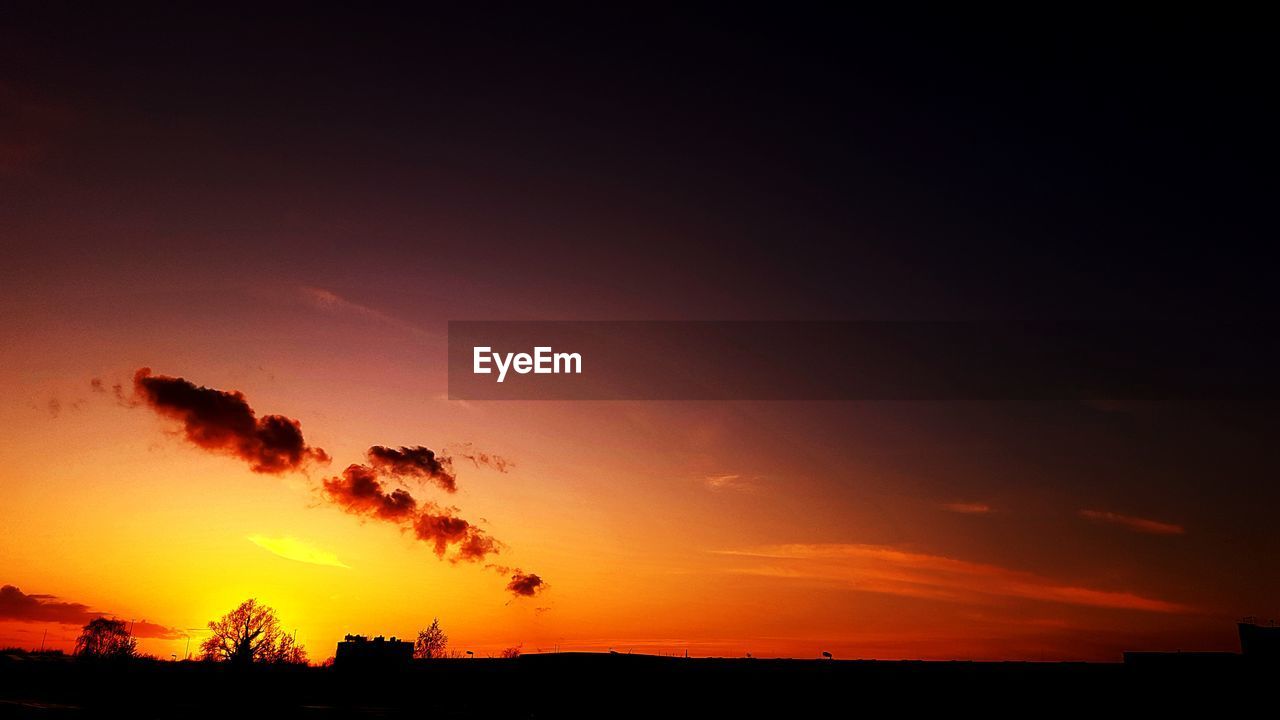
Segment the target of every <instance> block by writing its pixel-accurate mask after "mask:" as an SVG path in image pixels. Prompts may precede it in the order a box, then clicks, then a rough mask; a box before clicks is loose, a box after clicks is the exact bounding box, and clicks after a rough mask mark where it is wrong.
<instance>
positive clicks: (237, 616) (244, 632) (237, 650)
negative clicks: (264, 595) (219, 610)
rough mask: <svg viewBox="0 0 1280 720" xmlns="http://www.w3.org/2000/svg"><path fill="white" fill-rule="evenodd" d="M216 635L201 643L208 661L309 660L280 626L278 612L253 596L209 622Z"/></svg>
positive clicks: (240, 663)
mask: <svg viewBox="0 0 1280 720" xmlns="http://www.w3.org/2000/svg"><path fill="white" fill-rule="evenodd" d="M209 630H210V631H212V635H210V636H209V638H208V639H207V640H205V641H204V642H203V643H201V644H200V649H201V650H202V651H203V652H204V657H205V659H207V660H215V661H222V662H229V663H233V664H237V665H248V664H250V663H296V664H303V663H305V662H306V661H307V652H306V650H305V649H303V648H302V646H300V645H298V644H297V643H296V642H295V641H294V639H293V636H292V635H289V634H288V633H285V632H284V631H282V630H281V629H280V620H279V618H277V617H276V611H275V610H273V609H271V608H269V607H267V606H266V605H263V604H261V603H259V602H258V601H257V600H255V599H253V598H250V599H248V600H245V601H244V602H242V603H240V606H239V607H237V608H236V609H235V610H232V611H231V612H229V613H227V614H226V615H223V616H222V617H221V618H220V619H218V620H216V621H212V622H210V623H209Z"/></svg>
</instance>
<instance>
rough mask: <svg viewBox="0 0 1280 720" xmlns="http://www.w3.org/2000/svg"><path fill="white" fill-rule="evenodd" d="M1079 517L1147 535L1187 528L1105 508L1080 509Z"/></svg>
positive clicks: (1165, 533) (1180, 533) (1176, 533)
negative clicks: (1109, 510)
mask: <svg viewBox="0 0 1280 720" xmlns="http://www.w3.org/2000/svg"><path fill="white" fill-rule="evenodd" d="M1080 517H1082V518H1085V519H1086V520H1093V521H1094V522H1104V523H1110V524H1112V525H1119V526H1121V527H1124V528H1128V529H1129V530H1132V531H1134V532H1140V533H1147V534H1148V535H1182V534H1184V533H1186V532H1187V529H1186V528H1184V527H1182V526H1181V525H1175V524H1173V523H1167V522H1160V521H1159V520H1149V519H1147V518H1140V517H1134V516H1132V515H1121V514H1120V513H1114V512H1108V511H1106V510H1081V511H1080Z"/></svg>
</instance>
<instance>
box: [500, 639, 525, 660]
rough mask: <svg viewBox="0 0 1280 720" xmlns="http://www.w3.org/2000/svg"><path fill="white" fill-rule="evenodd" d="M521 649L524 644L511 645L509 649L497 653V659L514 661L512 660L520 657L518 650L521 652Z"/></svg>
mask: <svg viewBox="0 0 1280 720" xmlns="http://www.w3.org/2000/svg"><path fill="white" fill-rule="evenodd" d="M523 647H524V644H523V643H522V644H520V645H513V646H511V647H509V648H506V649H505V650H503V651H502V652H501V653H499V654H498V657H501V658H506V659H508V660H514V659H516V658H518V657H520V650H521V649H522V648H523Z"/></svg>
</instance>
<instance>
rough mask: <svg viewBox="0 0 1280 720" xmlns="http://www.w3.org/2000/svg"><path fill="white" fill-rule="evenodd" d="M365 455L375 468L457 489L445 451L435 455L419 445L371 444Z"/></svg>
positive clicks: (379, 470) (447, 489) (452, 490)
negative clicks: (393, 445) (388, 445)
mask: <svg viewBox="0 0 1280 720" xmlns="http://www.w3.org/2000/svg"><path fill="white" fill-rule="evenodd" d="M368 455H369V462H370V463H371V464H372V465H373V466H374V467H375V468H377V469H378V472H382V473H386V474H388V475H395V476H397V477H414V478H420V479H422V480H429V481H431V482H434V483H435V484H437V485H439V486H440V487H441V488H443V489H445V490H446V491H448V492H457V490H458V483H457V479H456V478H455V477H454V475H453V462H452V461H451V460H450V459H449V458H448V457H447V456H445V455H436V454H435V452H434V451H433V450H431V449H430V448H425V447H422V446H421V445H419V446H417V447H401V448H400V449H398V450H397V449H396V448H389V447H384V446H382V445H374V446H373V447H371V448H369V453H368Z"/></svg>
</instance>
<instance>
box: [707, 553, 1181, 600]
mask: <svg viewBox="0 0 1280 720" xmlns="http://www.w3.org/2000/svg"><path fill="white" fill-rule="evenodd" d="M721 554H723V555H729V556H739V557H744V558H752V559H754V561H755V564H753V565H750V566H746V567H738V568H732V569H731V570H730V571H731V572H737V573H743V574H748V575H759V576H765V577H773V578H790V579H794V580H808V581H816V582H822V583H836V584H840V585H845V586H847V587H850V588H852V589H854V590H858V591H861V592H874V593H883V594H888V595H900V596H903V597H915V598H925V599H930V600H944V601H951V602H961V603H967V604H973V605H991V604H998V603H1000V602H1007V601H1009V600H1023V601H1036V602H1051V603H1063V604H1068V605H1080V606H1086V607H1097V608H1110V609H1115V610H1139V611H1145V612H1157V613H1185V612H1191V611H1192V608H1189V607H1187V606H1185V605H1182V604H1179V603H1176V602H1172V601H1169V600H1164V599H1161V598H1155V597H1149V596H1146V595H1142V594H1139V593H1137V592H1133V591H1129V590H1113V589H1106V588H1093V587H1082V586H1079V585H1073V584H1071V583H1069V582H1062V581H1059V580H1054V579H1052V578H1047V577H1043V576H1040V575H1036V574H1034V573H1029V572H1025V571H1021V570H1014V569H1010V568H1004V567H1000V566H998V565H988V564H985V563H977V562H970V561H967V560H957V559H954V558H949V557H944V556H940V555H928V554H924V553H918V552H911V551H908V550H900V549H897V548H894V547H889V546H884V545H862V544H830V545H801V544H795V545H773V546H767V547H760V548H751V549H746V550H729V551H722V552H721Z"/></svg>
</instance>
